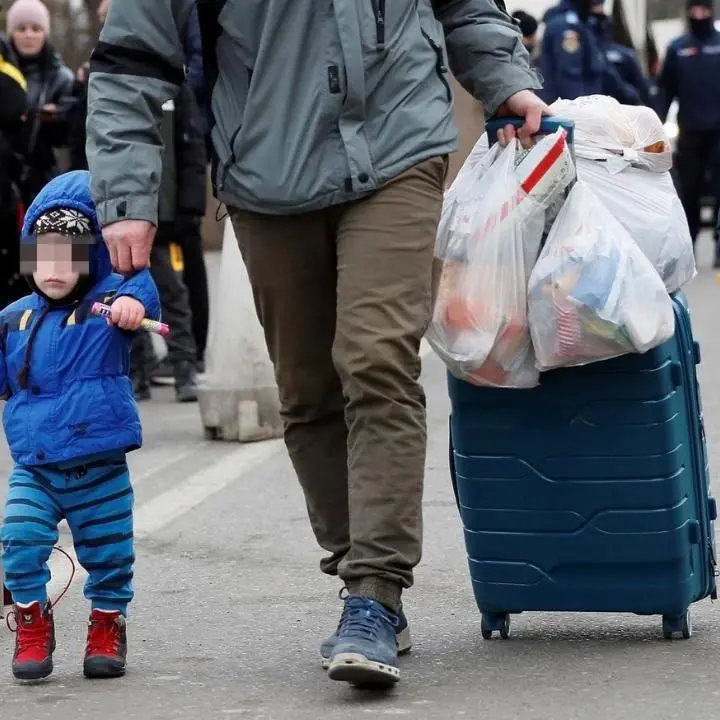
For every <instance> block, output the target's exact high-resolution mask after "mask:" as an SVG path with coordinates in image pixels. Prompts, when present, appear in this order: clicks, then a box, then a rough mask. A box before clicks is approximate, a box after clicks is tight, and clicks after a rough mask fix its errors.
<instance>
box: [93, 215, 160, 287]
mask: <svg viewBox="0 0 720 720" xmlns="http://www.w3.org/2000/svg"><path fill="white" fill-rule="evenodd" d="M155 230H156V228H155V226H154V225H153V224H152V223H150V222H147V220H119V221H118V222H114V223H112V224H111V225H108V226H106V227H105V228H103V238H104V239H105V244H106V245H107V247H108V251H109V252H110V260H111V261H112V264H113V267H114V268H115V269H116V270H117V271H118V272H120V273H123V274H125V275H127V274H131V273H133V272H135V271H137V270H142V269H143V268H146V267H148V265H149V264H150V250H151V249H152V244H153V239H154V238H155Z"/></svg>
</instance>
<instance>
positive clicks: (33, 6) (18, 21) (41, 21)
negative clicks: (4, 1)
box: [5, 0, 50, 35]
mask: <svg viewBox="0 0 720 720" xmlns="http://www.w3.org/2000/svg"><path fill="white" fill-rule="evenodd" d="M21 25H39V26H40V27H41V28H42V29H43V31H44V32H45V34H46V35H49V34H50V12H49V10H48V9H47V7H46V6H45V4H44V3H42V2H41V0H15V2H14V3H13V4H12V5H11V6H10V9H9V10H8V11H7V18H6V21H5V26H6V28H7V34H8V35H12V34H13V33H14V32H15V31H16V30H17V29H18V28H19V27H20V26H21Z"/></svg>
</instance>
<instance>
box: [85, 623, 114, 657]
mask: <svg viewBox="0 0 720 720" xmlns="http://www.w3.org/2000/svg"><path fill="white" fill-rule="evenodd" d="M90 628H91V630H90V633H89V634H88V641H87V650H88V652H89V653H90V654H95V653H106V652H108V651H110V652H112V653H117V651H118V646H119V644H120V643H119V641H120V628H119V627H118V625H117V623H116V622H115V618H108V619H107V620H103V621H97V620H92V621H91V622H90Z"/></svg>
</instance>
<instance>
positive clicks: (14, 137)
mask: <svg viewBox="0 0 720 720" xmlns="http://www.w3.org/2000/svg"><path fill="white" fill-rule="evenodd" d="M26 90H27V82H26V81H25V78H24V77H23V75H22V73H21V72H20V71H19V70H18V69H17V68H16V67H15V66H14V65H12V64H11V63H9V62H8V61H7V60H6V59H4V58H3V57H2V56H0V310H2V308H4V307H6V306H7V305H9V304H10V303H12V302H14V301H15V300H17V299H19V298H21V297H22V296H23V295H25V294H27V284H26V283H25V281H24V279H23V278H22V276H21V275H20V245H19V231H20V223H21V220H22V217H21V216H22V207H23V206H22V202H21V200H20V191H19V182H20V177H21V174H22V159H21V157H20V156H19V155H18V153H17V150H16V148H17V147H18V145H19V142H20V138H21V136H22V130H23V122H24V117H25V113H26V112H27V94H26Z"/></svg>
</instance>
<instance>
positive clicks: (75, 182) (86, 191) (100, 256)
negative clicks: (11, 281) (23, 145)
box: [22, 170, 113, 285]
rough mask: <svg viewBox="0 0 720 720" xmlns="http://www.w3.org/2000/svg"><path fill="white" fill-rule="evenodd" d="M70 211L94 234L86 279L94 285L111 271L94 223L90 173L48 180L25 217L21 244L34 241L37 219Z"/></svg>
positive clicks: (107, 255)
mask: <svg viewBox="0 0 720 720" xmlns="http://www.w3.org/2000/svg"><path fill="white" fill-rule="evenodd" d="M58 208H70V209H73V210H77V211H78V212H81V213H83V214H84V215H86V216H87V217H89V218H90V221H91V222H92V226H93V232H94V233H95V244H94V245H93V246H92V247H91V248H90V253H89V260H90V280H91V283H92V285H96V284H97V283H99V282H100V281H101V280H104V279H105V278H106V277H108V276H109V275H110V274H111V273H112V271H113V269H112V263H111V262H110V254H109V253H108V250H107V247H106V246H105V242H104V241H103V238H102V232H101V230H100V225H99V224H98V218H97V211H96V210H95V203H94V202H93V198H92V193H91V191H90V173H89V172H88V171H87V170H74V171H73V172H69V173H65V174H64V175H59V176H58V177H56V178H55V179H53V180H51V181H50V182H49V183H48V184H47V185H46V186H45V187H44V188H43V189H42V190H41V191H40V193H39V194H38V195H37V197H36V198H35V200H33V203H32V205H30V207H29V208H28V211H27V213H26V215H25V221H24V223H23V229H22V242H23V243H26V242H34V241H35V238H34V237H33V234H32V229H33V226H34V225H35V222H36V221H37V219H38V218H39V217H40V216H41V215H43V214H44V213H46V212H49V211H50V210H57V209H58Z"/></svg>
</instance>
